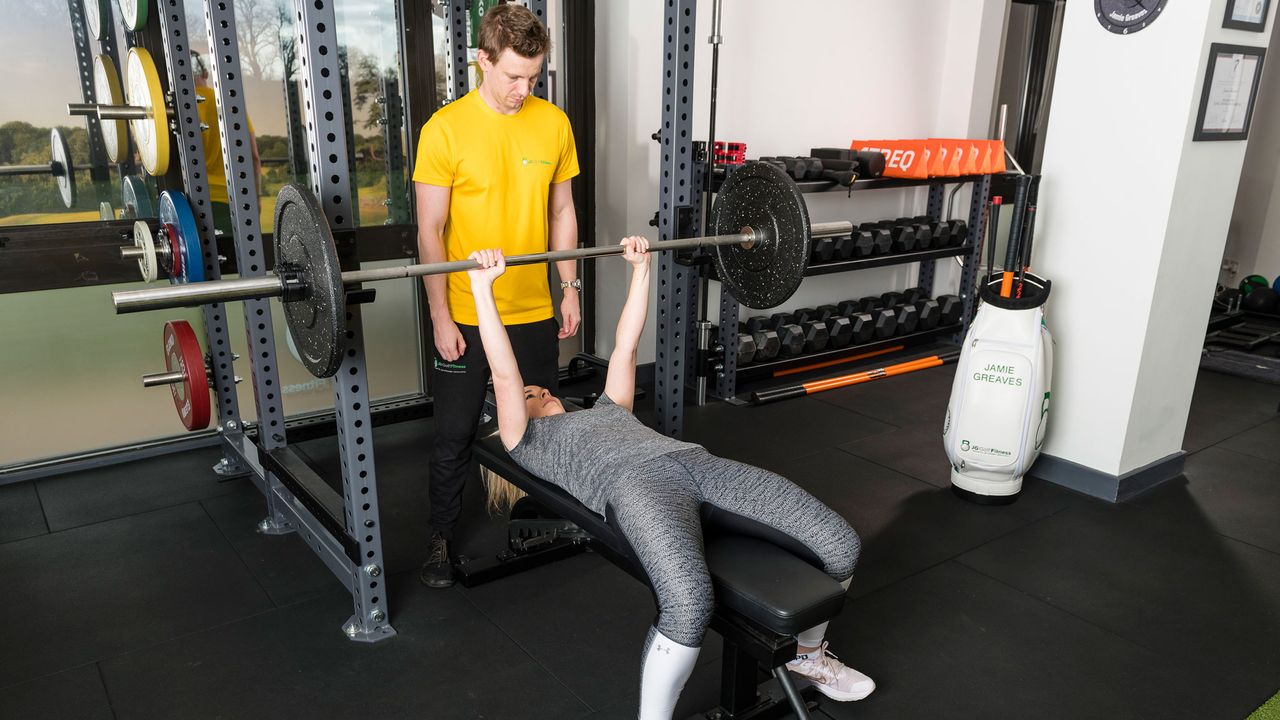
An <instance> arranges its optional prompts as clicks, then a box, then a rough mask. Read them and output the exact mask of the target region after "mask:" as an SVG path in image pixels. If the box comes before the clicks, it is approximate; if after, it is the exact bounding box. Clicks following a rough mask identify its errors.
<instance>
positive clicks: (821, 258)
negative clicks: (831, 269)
mask: <svg viewBox="0 0 1280 720" xmlns="http://www.w3.org/2000/svg"><path fill="white" fill-rule="evenodd" d="M835 256H836V239H835V238H831V237H822V238H814V239H813V243H812V244H811V246H810V248H809V263H810V264H812V265H822V264H824V263H829V262H831V260H832V259H833V258H835Z"/></svg>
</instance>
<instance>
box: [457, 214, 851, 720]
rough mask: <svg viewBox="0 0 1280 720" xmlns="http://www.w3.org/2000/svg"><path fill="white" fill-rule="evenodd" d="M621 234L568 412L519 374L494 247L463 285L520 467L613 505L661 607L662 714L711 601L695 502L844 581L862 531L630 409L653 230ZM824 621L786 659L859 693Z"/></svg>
mask: <svg viewBox="0 0 1280 720" xmlns="http://www.w3.org/2000/svg"><path fill="white" fill-rule="evenodd" d="M622 244H623V245H625V246H626V249H625V252H624V255H623V256H624V257H625V258H626V260H627V261H628V262H629V263H630V264H631V267H632V273H631V286H630V289H629V291H628V293H627V300H626V304H625V306H624V307H623V308H622V316H621V317H620V318H619V319H618V330H617V334H616V344H615V347H614V351H613V354H612V356H611V357H610V359H609V373H608V376H607V378H606V380H605V386H604V393H603V395H602V396H601V397H600V400H599V401H598V402H597V403H596V404H595V406H594V407H592V408H591V409H590V410H584V411H581V412H573V413H566V412H565V410H564V406H563V405H562V404H561V403H560V401H559V400H558V399H556V398H555V397H554V396H553V395H551V393H550V392H548V391H547V390H546V389H544V388H540V387H536V386H526V385H525V384H524V382H523V381H522V380H521V378H520V370H519V368H518V367H517V365H516V358H515V355H514V354H513V352H512V350H511V343H510V341H509V340H508V338H507V333H506V330H505V329H504V328H503V326H502V321H501V320H500V319H499V316H498V309H497V306H496V305H495V304H494V299H493V292H492V290H493V282H494V280H496V279H497V278H498V277H499V276H500V275H502V273H503V271H504V270H505V269H506V261H505V260H504V258H503V257H502V253H501V251H499V250H481V251H479V252H476V253H473V254H472V255H471V257H472V259H474V260H476V261H477V262H479V263H480V264H481V266H482V268H481V269H477V270H472V271H470V275H471V291H472V293H473V295H474V296H475V302H476V311H477V313H478V315H479V320H480V337H481V340H482V341H483V343H484V351H485V355H486V356H487V357H488V360H489V367H490V369H491V371H492V373H493V389H494V395H495V396H496V398H497V406H498V433H499V436H500V437H501V439H502V444H503V446H504V447H505V448H506V449H507V451H508V452H509V453H510V455H511V457H512V459H514V460H515V461H516V462H517V463H519V464H520V465H521V466H522V467H524V468H525V469H526V470H528V471H529V472H531V473H533V474H534V475H537V476H538V477H541V478H542V479H544V480H547V481H549V482H551V483H554V484H556V485H558V486H560V487H561V488H563V489H564V490H566V491H567V492H569V493H570V494H571V495H573V496H574V497H575V498H577V499H578V501H579V502H581V503H583V504H584V505H586V506H587V507H589V508H591V509H592V510H593V511H595V512H597V513H599V514H600V515H601V516H602V517H606V518H608V519H609V522H610V523H611V524H614V525H615V526H616V529H617V530H619V531H620V532H621V533H622V534H623V535H624V536H625V537H626V539H627V541H628V542H629V543H630V545H631V548H632V549H633V550H634V551H635V554H636V556H637V557H638V558H639V560H640V562H641V564H642V565H643V566H644V571H645V573H646V574H647V575H648V577H649V581H650V583H651V584H652V585H653V591H654V594H655V595H656V596H657V601H658V619H657V623H656V625H655V626H654V627H653V628H651V629H650V631H649V635H648V638H647V639H646V641H645V647H644V655H643V667H642V671H641V680H640V717H641V718H642V720H647V719H648V718H663V719H666V718H670V717H671V714H672V712H673V711H674V709H675V704H676V698H678V697H679V695H680V691H681V690H682V689H683V688H684V684H685V681H686V680H688V678H689V674H690V673H691V672H692V671H693V666H694V661H695V660H696V659H697V657H698V651H699V648H700V646H701V645H702V637H703V634H704V633H705V632H706V629H707V624H708V623H709V622H710V619H711V614H712V611H713V609H714V604H715V599H714V597H713V595H712V586H711V577H710V575H709V573H708V571H707V563H706V558H705V556H704V555H703V544H702V523H701V514H700V513H701V507H702V505H703V504H704V503H706V504H709V505H712V506H714V507H715V508H716V509H717V511H720V512H725V513H733V514H736V515H738V516H740V517H741V518H743V519H746V520H747V521H751V522H754V523H758V524H761V525H764V526H767V527H768V528H771V529H773V530H774V531H778V532H781V533H784V534H786V535H788V536H790V537H792V538H794V539H795V540H797V541H799V542H800V543H802V544H804V545H805V546H806V547H808V548H809V550H810V551H811V552H812V553H813V555H814V556H815V557H816V558H819V559H821V562H822V567H823V570H824V571H825V572H826V573H827V574H828V575H830V576H831V577H832V578H834V579H835V580H837V581H839V582H840V583H841V584H842V585H843V586H844V587H845V589H848V587H849V580H850V577H851V576H852V575H853V568H854V565H855V564H856V563H857V560H858V550H859V540H858V536H857V534H856V533H855V532H854V530H853V528H851V527H849V524H848V523H847V522H845V521H844V519H843V518H841V517H840V516H839V515H837V514H836V513H835V512H834V511H832V510H831V509H830V508H828V507H827V506H825V505H823V504H822V503H821V502H820V501H819V500H817V499H816V498H814V497H813V496H812V495H810V494H809V493H807V492H805V491H804V490H802V489H801V488H799V487H798V486H796V485H795V484H793V483H792V482H791V481H789V480H787V479H786V478H784V477H782V476H780V475H777V474H775V473H772V472H769V471H767V470H762V469H760V468H757V467H753V466H750V465H745V464H743V463H739V462H735V461H732V460H727V459H724V458H720V457H716V456H715V455H712V454H711V453H709V452H707V451H706V450H705V449H704V448H702V447H701V446H699V445H695V444H692V443H687V442H681V441H679V440H675V439H672V438H669V437H667V436H665V435H662V434H660V433H658V432H656V431H654V430H652V429H650V428H649V427H647V426H645V425H644V424H643V423H641V422H640V421H639V420H637V419H636V418H635V416H634V415H632V414H631V407H632V400H633V396H634V392H635V371H636V348H637V345H638V344H639V342H640V331H641V330H642V329H643V328H644V323H645V315H646V314H647V313H648V309H649V254H648V247H649V243H648V241H647V240H645V239H644V238H641V237H629V238H626V239H625V240H623V241H622ZM826 629H827V623H822V624H821V625H818V626H817V627H813V628H810V629H809V630H806V631H805V632H802V633H800V634H799V635H797V636H796V641H797V648H796V650H797V653H798V654H797V655H796V658H795V660H793V661H791V662H790V663H789V664H788V665H787V667H788V669H789V670H790V671H791V672H793V673H796V674H797V675H800V676H802V677H804V678H805V679H807V680H809V681H810V682H812V683H813V684H814V685H816V687H817V689H818V690H819V691H820V692H822V693H823V694H824V695H826V696H827V697H830V698H833V699H835V700H861V699H862V698H864V697H866V696H867V695H869V694H870V693H871V691H872V690H874V689H875V683H874V682H872V681H871V679H870V678H868V677H867V676H866V675H863V674H862V673H860V672H858V671H857V670H854V669H853V668H850V667H847V666H845V665H844V664H843V663H841V662H839V661H838V660H837V659H836V657H835V656H834V655H832V654H831V653H829V652H827V644H826V643H825V642H823V640H822V638H823V635H824V634H825V632H826Z"/></svg>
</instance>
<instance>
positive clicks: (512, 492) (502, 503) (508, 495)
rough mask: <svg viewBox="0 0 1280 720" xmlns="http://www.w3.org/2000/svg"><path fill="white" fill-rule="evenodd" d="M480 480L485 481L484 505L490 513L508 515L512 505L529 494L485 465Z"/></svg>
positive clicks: (481, 470) (481, 467) (481, 469)
mask: <svg viewBox="0 0 1280 720" xmlns="http://www.w3.org/2000/svg"><path fill="white" fill-rule="evenodd" d="M480 480H481V481H482V482H483V483H484V506H485V508H487V509H488V510H489V514H490V515H506V514H507V513H509V512H511V506H513V505H515V504H516V501H517V500H519V499H520V498H522V497H524V496H525V495H526V494H527V493H525V491H523V490H521V489H520V488H518V487H516V486H515V485H512V484H511V483H509V482H507V479H506V478H504V477H502V476H501V475H499V474H498V473H496V472H494V471H492V470H490V469H489V468H487V467H485V466H483V465H481V466H480Z"/></svg>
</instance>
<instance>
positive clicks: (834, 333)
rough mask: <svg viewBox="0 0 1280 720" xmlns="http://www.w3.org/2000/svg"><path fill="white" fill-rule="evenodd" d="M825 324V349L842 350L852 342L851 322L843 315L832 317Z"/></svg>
mask: <svg viewBox="0 0 1280 720" xmlns="http://www.w3.org/2000/svg"><path fill="white" fill-rule="evenodd" d="M823 322H825V323H826V324H827V336H828V339H827V347H831V348H842V347H845V346H847V345H848V344H849V343H851V342H853V320H852V319H850V318H847V317H845V316H843V315H832V316H831V317H829V318H827V319H826V320H824V321H823Z"/></svg>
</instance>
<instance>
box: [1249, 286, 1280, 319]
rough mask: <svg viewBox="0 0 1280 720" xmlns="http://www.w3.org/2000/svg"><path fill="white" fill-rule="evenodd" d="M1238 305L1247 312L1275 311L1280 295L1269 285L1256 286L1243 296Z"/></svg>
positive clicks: (1277, 308) (1279, 306)
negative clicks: (1242, 300)
mask: <svg viewBox="0 0 1280 720" xmlns="http://www.w3.org/2000/svg"><path fill="white" fill-rule="evenodd" d="M1240 306H1241V307H1243V308H1244V309H1245V310H1248V311H1249V312H1257V313H1275V312H1276V311H1277V310H1280V295H1278V294H1276V291H1275V290H1273V289H1271V288H1269V287H1261V288H1257V289H1255V290H1254V291H1253V292H1251V293H1249V294H1248V295H1245V296H1244V302H1242V303H1241V304H1240Z"/></svg>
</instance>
